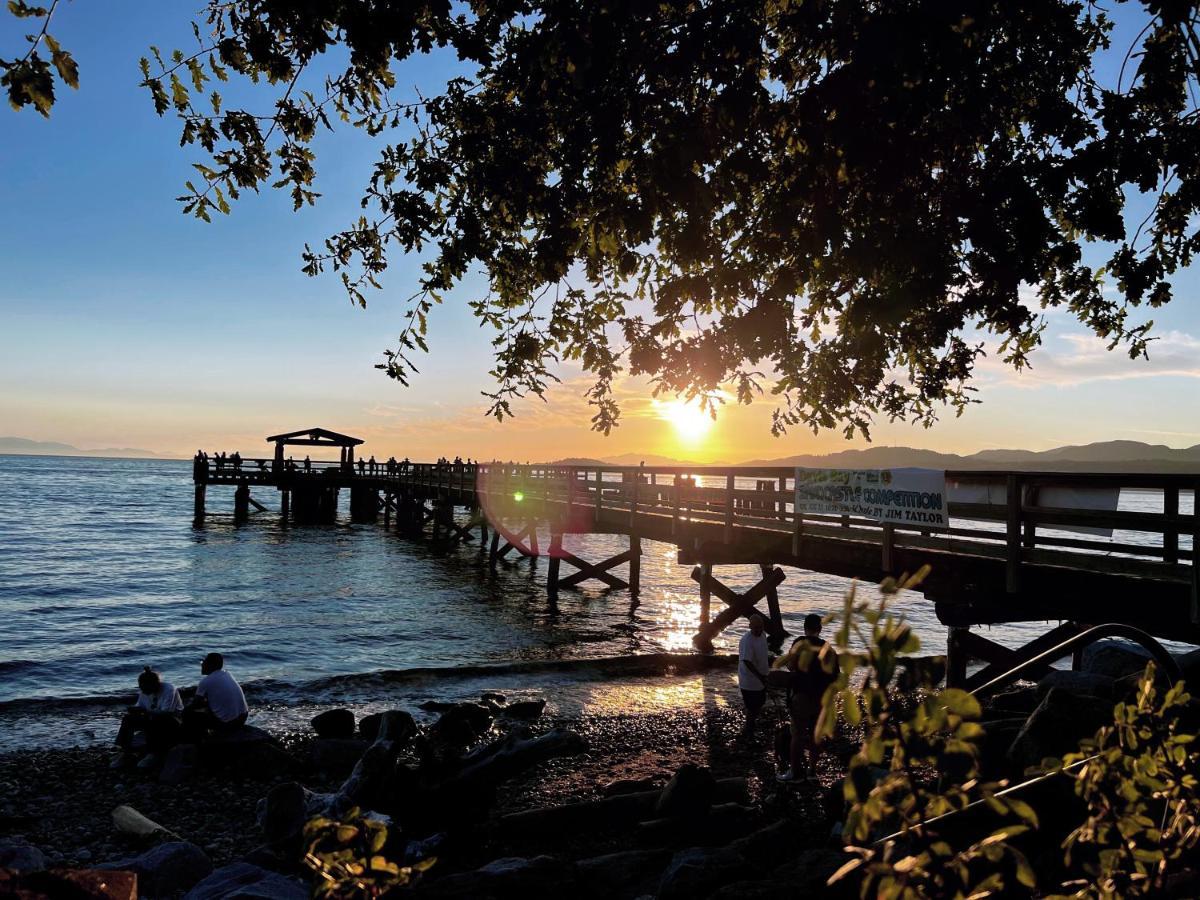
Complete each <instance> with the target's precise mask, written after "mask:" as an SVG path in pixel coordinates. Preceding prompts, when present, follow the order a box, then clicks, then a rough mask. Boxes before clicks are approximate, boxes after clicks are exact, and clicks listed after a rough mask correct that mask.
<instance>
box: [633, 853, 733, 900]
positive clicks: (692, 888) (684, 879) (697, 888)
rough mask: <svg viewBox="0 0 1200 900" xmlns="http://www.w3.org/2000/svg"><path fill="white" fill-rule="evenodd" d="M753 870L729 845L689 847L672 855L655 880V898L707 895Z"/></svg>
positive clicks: (669, 898) (668, 898)
mask: <svg viewBox="0 0 1200 900" xmlns="http://www.w3.org/2000/svg"><path fill="white" fill-rule="evenodd" d="M752 874H753V870H752V868H751V866H750V864H749V863H747V862H746V860H745V859H744V858H743V857H742V856H741V854H739V853H737V852H735V851H733V850H731V849H729V848H728V847H691V848H689V849H687V850H680V851H679V852H678V853H676V854H675V855H674V856H673V857H672V858H671V862H670V864H668V866H667V869H666V871H665V872H663V875H662V880H661V881H659V883H658V894H657V897H658V900H674V898H676V897H679V898H689V900H690V898H692V897H707V896H708V895H709V894H711V893H712V892H713V891H715V890H716V889H717V888H719V887H722V886H723V885H726V884H729V883H730V882H733V881H740V880H743V879H746V878H748V877H750V876H751V875H752Z"/></svg>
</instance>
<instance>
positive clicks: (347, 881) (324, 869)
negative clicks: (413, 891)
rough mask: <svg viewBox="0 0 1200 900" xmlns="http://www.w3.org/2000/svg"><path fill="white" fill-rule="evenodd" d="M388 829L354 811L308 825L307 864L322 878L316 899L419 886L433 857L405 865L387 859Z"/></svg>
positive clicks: (363, 895)
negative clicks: (419, 881) (417, 882)
mask: <svg viewBox="0 0 1200 900" xmlns="http://www.w3.org/2000/svg"><path fill="white" fill-rule="evenodd" d="M387 839H388V831H387V826H386V825H384V824H383V823H382V822H380V821H377V820H375V819H369V818H367V817H366V816H365V815H364V814H363V813H362V812H361V810H358V809H351V810H350V811H349V812H347V813H346V815H345V817H344V818H343V819H342V820H341V821H336V820H333V819H326V818H317V819H313V820H312V821H310V822H309V823H308V824H307V825H305V827H304V840H305V843H306V845H307V847H308V849H307V851H306V852H305V854H304V862H305V865H307V866H308V867H309V868H310V869H312V870H313V871H314V872H316V873H317V875H318V876H319V880H318V882H317V885H316V887H315V888H314V892H313V895H314V896H315V897H319V898H329V900H350V898H356V900H357V898H370V897H382V896H385V895H386V894H387V893H388V892H389V891H392V890H394V889H397V888H403V887H408V886H410V885H412V884H414V883H415V882H416V881H417V879H418V878H420V875H421V873H422V872H424V871H425V870H426V869H428V868H429V867H430V866H432V865H434V863H435V862H436V861H437V860H435V859H433V858H430V859H425V860H422V861H421V862H418V863H415V864H414V865H411V866H399V865H397V864H396V863H394V862H391V861H390V860H388V858H387V857H386V856H384V855H383V850H384V847H385V845H386V844H387Z"/></svg>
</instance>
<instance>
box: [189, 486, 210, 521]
mask: <svg viewBox="0 0 1200 900" xmlns="http://www.w3.org/2000/svg"><path fill="white" fill-rule="evenodd" d="M207 490H208V488H207V486H206V485H204V484H202V483H197V484H196V499H195V506H194V509H193V512H192V522H193V523H195V524H196V525H203V524H204V513H205V509H204V495H205V493H206V491H207Z"/></svg>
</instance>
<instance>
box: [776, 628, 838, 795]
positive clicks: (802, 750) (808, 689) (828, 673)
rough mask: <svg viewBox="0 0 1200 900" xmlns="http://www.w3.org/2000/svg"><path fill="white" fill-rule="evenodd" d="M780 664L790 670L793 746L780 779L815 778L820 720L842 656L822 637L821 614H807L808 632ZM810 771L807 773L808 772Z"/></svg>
mask: <svg viewBox="0 0 1200 900" xmlns="http://www.w3.org/2000/svg"><path fill="white" fill-rule="evenodd" d="M775 667H776V668H781V669H785V670H786V671H787V672H788V717H789V718H790V719H791V746H790V750H789V754H788V755H789V762H790V766H789V767H788V769H787V770H786V771H784V772H782V773H780V775H779V780H780V781H797V780H799V779H800V778H801V777H805V776H806V778H807V780H808V781H810V782H815V781H816V780H817V779H816V775H817V767H816V764H817V754H818V752H819V747H818V743H817V740H816V730H817V720H818V719H819V718H820V715H821V701H822V699H823V698H824V696H825V689H826V688H827V687H829V685H831V684H833V682H834V681H836V680H837V677H838V657H837V651H835V650H834V649H833V647H832V645H830V644H828V643H826V642H825V639H824V638H822V637H821V617H820V616H819V615H817V614H816V613H809V614H808V615H807V616H805V617H804V636H803V637H798V638H796V640H795V641H793V642H792V646H791V648H790V649H789V650H788V652H787V653H785V654H784V655H783V656H781V657H780V658H779V659H778V660H776V662H775ZM806 773H807V775H806Z"/></svg>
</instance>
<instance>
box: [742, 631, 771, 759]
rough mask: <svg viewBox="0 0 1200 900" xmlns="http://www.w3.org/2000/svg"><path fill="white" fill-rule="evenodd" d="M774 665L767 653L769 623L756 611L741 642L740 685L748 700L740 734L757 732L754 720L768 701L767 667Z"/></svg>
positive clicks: (749, 735)
mask: <svg viewBox="0 0 1200 900" xmlns="http://www.w3.org/2000/svg"><path fill="white" fill-rule="evenodd" d="M769 668H771V663H770V658H769V657H768V655H767V635H766V623H765V622H764V621H763V617H762V616H760V615H759V614H758V613H755V614H754V615H752V616H751V617H750V630H749V631H747V632H746V633H745V634H743V635H742V639H741V641H740V642H739V643H738V687H739V688H741V691H742V702H743V703H745V704H746V724H745V725H744V726H743V728H742V733H741V737H744V738H748V737H752V736H753V735H754V723H755V722H757V721H758V714H759V713H760V712H762V708H763V705H764V704H765V703H766V702H767V670H768V669H769Z"/></svg>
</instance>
